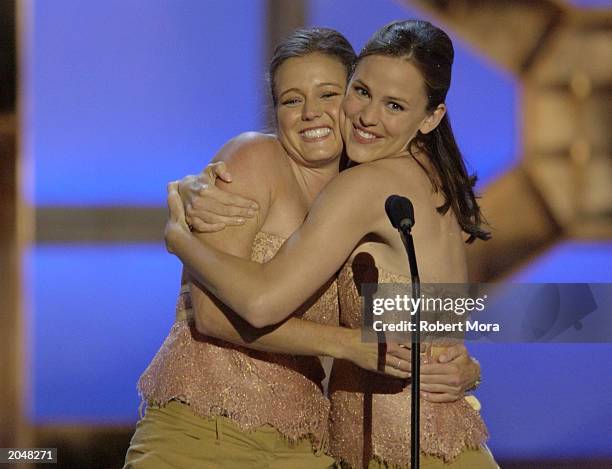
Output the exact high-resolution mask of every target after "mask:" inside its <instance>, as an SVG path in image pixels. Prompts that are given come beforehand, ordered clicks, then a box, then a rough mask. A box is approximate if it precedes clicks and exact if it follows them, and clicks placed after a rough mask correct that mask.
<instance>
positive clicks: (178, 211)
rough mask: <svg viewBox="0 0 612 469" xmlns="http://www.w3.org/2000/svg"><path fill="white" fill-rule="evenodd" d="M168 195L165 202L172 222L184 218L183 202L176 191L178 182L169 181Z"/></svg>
mask: <svg viewBox="0 0 612 469" xmlns="http://www.w3.org/2000/svg"><path fill="white" fill-rule="evenodd" d="M167 191H168V197H167V199H166V202H167V204H168V210H169V211H170V219H171V220H172V221H174V222H177V221H181V220H182V219H183V218H184V212H183V203H182V202H181V197H180V195H179V193H178V183H177V182H176V181H174V182H171V183H169V184H168V186H167Z"/></svg>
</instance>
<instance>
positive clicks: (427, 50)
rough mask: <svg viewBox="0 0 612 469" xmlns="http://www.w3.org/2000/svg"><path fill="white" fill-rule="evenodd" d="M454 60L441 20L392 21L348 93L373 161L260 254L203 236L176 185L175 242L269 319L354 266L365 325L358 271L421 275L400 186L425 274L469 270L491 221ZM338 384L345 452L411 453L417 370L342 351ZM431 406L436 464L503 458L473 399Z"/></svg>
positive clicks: (356, 320)
mask: <svg viewBox="0 0 612 469" xmlns="http://www.w3.org/2000/svg"><path fill="white" fill-rule="evenodd" d="M452 61H453V48H452V43H451V41H450V39H449V38H448V36H447V35H446V34H445V33H444V32H443V31H441V30H440V29H439V28H436V27H434V26H433V25H431V24H430V23H427V22H424V21H404V22H395V23H392V24H390V25H388V26H386V27H384V28H382V29H381V30H379V31H378V32H377V33H375V34H374V36H373V37H372V38H371V39H370V41H368V44H367V45H366V47H365V48H364V50H363V51H362V53H361V54H360V56H359V58H358V62H357V65H356V68H355V71H354V73H353V75H352V77H351V81H350V83H349V86H348V90H347V92H346V96H345V97H344V101H343V110H344V115H342V116H341V120H342V124H341V130H342V135H343V139H344V142H345V146H346V152H347V154H348V156H349V158H351V160H352V161H354V162H356V163H359V164H358V165H357V166H355V167H352V168H350V169H348V170H346V171H343V172H342V173H340V175H339V176H337V177H336V178H334V179H333V180H332V181H331V182H330V183H329V184H327V185H326V186H325V188H324V189H323V190H322V191H321V193H320V194H319V195H318V197H317V198H316V200H315V202H314V203H313V205H312V207H311V208H310V211H309V214H308V217H307V219H306V221H305V222H304V223H303V225H302V226H301V227H300V228H299V229H298V230H297V231H296V232H295V233H294V234H293V235H292V236H291V237H290V238H289V240H288V241H287V242H285V243H284V244H283V246H282V247H281V248H280V249H279V250H278V252H277V253H276V254H275V256H274V257H273V258H272V259H270V260H268V261H267V262H265V263H263V264H259V263H254V262H250V261H248V260H245V259H241V258H239V257H236V256H232V255H229V254H227V253H223V252H221V251H219V250H218V249H215V248H214V247H212V246H209V245H207V244H206V243H205V244H201V243H200V242H199V241H198V240H197V239H196V238H195V237H194V235H193V234H192V233H191V231H190V230H189V228H188V226H187V224H186V221H185V214H184V212H183V207H182V203H181V201H180V197H179V195H178V193H177V191H176V185H171V187H170V188H169V197H168V202H169V206H170V209H171V218H170V220H169V221H168V223H167V225H166V242H167V246H168V248H169V250H171V252H174V253H175V254H176V255H177V256H179V257H180V258H181V260H182V261H183V263H184V265H185V266H186V268H187V269H188V270H189V272H190V275H192V277H193V278H195V279H197V280H198V281H199V282H201V283H202V284H203V285H204V286H205V287H206V288H207V289H208V290H209V291H210V292H211V293H212V294H214V295H215V296H216V297H217V298H219V300H220V301H222V302H223V303H224V304H226V305H227V306H228V307H230V308H232V310H233V311H234V312H236V313H237V314H238V315H240V316H241V317H242V318H244V319H245V320H246V321H248V322H249V323H251V324H252V325H253V326H255V327H267V326H269V325H271V324H276V323H278V322H279V321H283V320H284V319H286V318H287V316H288V314H287V311H293V310H294V309H296V308H298V307H299V306H300V305H301V304H303V303H304V302H305V301H306V300H307V299H308V298H309V297H310V295H312V294H313V293H314V292H316V291H317V290H318V289H319V288H320V287H321V285H322V284H324V283H325V281H327V280H328V279H329V278H330V276H332V275H334V274H335V272H337V271H338V269H341V270H340V277H339V297H340V301H341V323H342V324H344V325H346V326H349V327H352V328H357V327H358V326H360V324H361V303H360V298H359V295H358V293H357V288H358V287H359V285H360V284H361V283H362V281H363V279H362V278H360V275H358V274H356V273H357V272H364V271H365V272H368V273H372V272H373V273H374V274H375V275H377V276H378V278H379V281H381V282H398V281H408V279H409V278H410V277H409V274H410V272H409V271H408V268H407V265H406V262H405V254H404V251H403V245H402V244H401V241H400V240H399V237H398V236H397V232H396V231H395V230H394V229H393V227H391V225H390V224H389V222H388V220H387V217H386V214H385V211H384V203H385V200H386V198H387V197H388V196H389V195H390V194H400V195H403V196H406V197H409V198H410V199H411V200H412V202H413V204H414V207H415V213H416V216H417V217H418V219H419V223H418V224H417V225H416V226H415V227H414V230H413V234H414V238H415V244H416V245H417V246H418V247H419V270H420V274H421V279H422V280H423V281H424V282H430V283H442V282H444V283H463V282H466V281H467V268H466V262H465V251H464V241H465V240H467V241H468V242H471V241H473V240H474V239H476V238H480V239H487V238H488V236H489V235H488V233H487V232H486V231H484V230H483V229H482V228H481V226H480V225H481V216H480V210H479V207H478V204H477V201H476V199H475V196H474V193H473V189H472V187H473V184H474V180H473V179H472V178H470V177H469V176H468V175H467V172H466V170H465V166H464V163H463V160H462V157H461V154H460V152H459V150H458V148H457V145H456V142H455V140H454V137H453V134H452V131H451V127H450V121H449V119H448V116H447V109H446V105H445V102H444V100H445V97H446V93H447V91H448V89H449V87H450V77H451V68H452ZM264 197H265V196H264ZM254 199H255V200H256V201H257V202H258V203H259V202H260V199H258V198H257V197H254ZM262 200H265V199H262ZM251 224H255V225H256V224H257V220H255V221H253V222H251ZM247 225H248V223H247ZM464 236H466V238H465V239H464ZM364 259H365V263H364ZM330 389H331V401H332V417H331V422H332V423H331V433H330V436H331V449H332V454H333V456H335V457H336V458H337V459H339V460H341V461H343V464H347V465H350V466H351V467H362V466H363V465H368V464H370V465H372V466H373V467H376V465H378V466H380V467H407V466H408V464H409V454H410V448H409V441H410V435H409V425H408V422H409V418H408V416H409V409H410V394H409V390H408V388H407V387H406V382H405V381H403V380H397V379H393V378H383V377H379V376H378V375H375V374H372V373H368V372H364V371H361V370H360V369H359V368H356V367H354V366H352V365H350V364H349V363H347V362H344V361H342V360H338V361H337V362H336V363H335V365H334V370H333V373H332V379H331V383H330ZM367 400H369V402H370V403H371V406H370V415H369V416H368V415H365V414H364V407H366V408H367V406H365V403H366V401H367ZM368 419H369V432H364V423H365V422H366V421H368ZM421 419H422V422H423V427H422V428H421V437H422V443H421V449H422V451H423V452H424V453H425V457H424V458H423V459H422V461H423V467H437V466H438V465H442V466H440V467H447V466H443V464H444V463H447V462H448V463H451V466H450V467H483V468H485V467H496V465H495V462H494V461H493V459H492V457H491V455H490V453H489V452H488V450H487V449H486V447H485V446H484V442H485V440H486V436H487V433H486V428H485V426H484V423H483V422H482V420H481V419H480V416H479V414H478V413H477V412H476V411H475V410H474V409H473V408H472V407H470V405H469V404H468V403H467V402H466V401H465V400H463V399H459V400H457V401H454V402H444V403H429V404H428V403H427V401H425V402H424V405H423V406H422V417H421ZM428 465H429V466H428Z"/></svg>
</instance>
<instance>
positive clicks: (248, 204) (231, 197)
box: [215, 188, 259, 216]
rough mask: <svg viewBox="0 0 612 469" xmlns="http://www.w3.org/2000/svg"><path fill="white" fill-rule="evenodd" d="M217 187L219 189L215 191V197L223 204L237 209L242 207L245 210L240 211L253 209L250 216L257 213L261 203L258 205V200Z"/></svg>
mask: <svg viewBox="0 0 612 469" xmlns="http://www.w3.org/2000/svg"><path fill="white" fill-rule="evenodd" d="M215 189H217V191H215V199H217V201H219V202H220V203H222V204H223V205H227V206H229V207H232V208H235V209H242V210H243V211H242V212H240V213H246V212H244V210H252V211H253V213H252V214H251V215H250V216H253V215H254V214H255V213H254V212H255V211H257V210H259V205H257V202H255V201H254V200H251V199H247V198H245V197H242V196H240V195H238V194H234V193H233V192H226V191H222V190H220V189H218V188H215Z"/></svg>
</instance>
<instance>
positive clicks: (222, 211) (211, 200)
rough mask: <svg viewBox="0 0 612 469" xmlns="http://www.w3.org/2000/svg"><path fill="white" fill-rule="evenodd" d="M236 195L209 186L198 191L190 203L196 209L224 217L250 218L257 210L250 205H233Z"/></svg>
mask: <svg viewBox="0 0 612 469" xmlns="http://www.w3.org/2000/svg"><path fill="white" fill-rule="evenodd" d="M236 197H240V196H237V195H236V194H231V193H228V192H224V191H222V190H221V189H218V188H216V187H211V188H206V189H204V190H202V191H200V193H199V196H198V197H196V198H195V199H194V200H193V202H192V204H191V205H192V206H193V208H194V209H196V210H200V211H207V212H212V213H214V214H216V215H223V216H226V217H247V218H252V217H254V216H255V215H256V214H257V210H256V209H254V208H252V206H247V207H241V206H239V205H235V204H234V201H238V200H239V199H237V198H236ZM243 200H247V199H243Z"/></svg>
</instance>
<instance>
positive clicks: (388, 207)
mask: <svg viewBox="0 0 612 469" xmlns="http://www.w3.org/2000/svg"><path fill="white" fill-rule="evenodd" d="M385 212H387V216H388V217H389V220H390V221H391V224H392V225H393V228H395V229H398V230H400V229H401V230H402V231H404V230H408V233H410V230H411V229H412V227H413V226H414V208H413V206H412V202H410V199H408V198H406V197H402V196H399V195H391V196H389V197H387V200H386V201H385Z"/></svg>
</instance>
